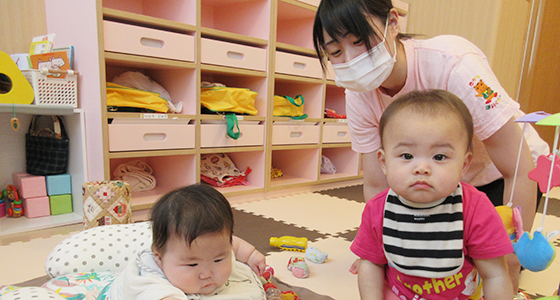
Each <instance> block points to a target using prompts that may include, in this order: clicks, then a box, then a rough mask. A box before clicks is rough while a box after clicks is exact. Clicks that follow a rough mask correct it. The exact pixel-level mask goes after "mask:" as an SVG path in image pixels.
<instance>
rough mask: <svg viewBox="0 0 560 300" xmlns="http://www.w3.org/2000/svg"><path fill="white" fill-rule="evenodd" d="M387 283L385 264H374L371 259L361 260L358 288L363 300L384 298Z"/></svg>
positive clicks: (381, 299)
mask: <svg viewBox="0 0 560 300" xmlns="http://www.w3.org/2000/svg"><path fill="white" fill-rule="evenodd" d="M384 285H385V265H378V264H374V263H372V262H371V261H369V260H365V259H362V260H360V270H359V271H358V288H359V289H360V299H361V300H373V299H379V300H383V287H384Z"/></svg>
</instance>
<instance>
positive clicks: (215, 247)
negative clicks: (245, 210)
mask: <svg viewBox="0 0 560 300" xmlns="http://www.w3.org/2000/svg"><path fill="white" fill-rule="evenodd" d="M231 251H232V248H231V239H230V235H229V234H226V233H225V232H223V233H208V234H204V235H202V236H199V237H197V238H196V239H195V240H194V241H193V242H192V244H191V245H190V247H189V246H188V245H187V243H186V242H185V240H184V239H183V238H182V237H177V236H172V237H171V238H170V239H169V240H168V241H167V243H166V251H165V252H164V253H158V252H157V251H154V256H155V259H156V263H157V264H158V266H159V267H160V268H161V270H162V271H163V273H164V274H165V276H166V277H167V279H168V280H169V281H170V282H171V284H173V286H175V287H177V288H179V289H180V290H182V291H183V292H184V293H186V294H203V295H208V294H210V293H212V292H214V291H215V290H216V289H217V288H219V287H220V286H222V285H224V284H225V283H226V281H227V280H228V278H229V276H230V274H231V270H232V257H231V255H232V252H231Z"/></svg>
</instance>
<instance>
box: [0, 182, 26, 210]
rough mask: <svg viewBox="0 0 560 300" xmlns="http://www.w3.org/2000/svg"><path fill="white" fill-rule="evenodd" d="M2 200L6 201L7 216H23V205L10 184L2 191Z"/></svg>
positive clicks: (14, 188)
mask: <svg viewBox="0 0 560 300" xmlns="http://www.w3.org/2000/svg"><path fill="white" fill-rule="evenodd" d="M2 199H4V200H8V203H7V206H8V210H7V213H8V216H10V217H14V218H19V217H21V216H22V215H23V205H22V203H21V199H20V198H19V194H18V191H17V189H16V187H15V186H13V185H11V184H10V185H8V187H7V188H6V189H5V190H3V191H2Z"/></svg>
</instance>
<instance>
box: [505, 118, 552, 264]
mask: <svg viewBox="0 0 560 300" xmlns="http://www.w3.org/2000/svg"><path fill="white" fill-rule="evenodd" d="M515 122H524V123H525V124H524V126H523V133H524V132H525V128H526V125H527V123H536V124H537V125H545V126H556V134H555V138H554V146H553V149H552V153H551V154H550V155H541V156H540V157H539V158H538V160H537V167H536V168H535V169H534V170H532V171H531V172H529V174H528V176H529V178H530V179H531V180H534V181H537V182H538V183H539V188H540V190H541V192H543V193H546V198H545V202H544V208H543V217H542V223H541V226H540V227H538V228H537V229H536V231H535V232H534V234H533V237H532V238H531V236H530V235H529V233H528V232H523V225H522V223H521V221H520V220H521V217H520V214H519V210H518V208H515V209H513V211H512V220H513V224H514V227H515V233H516V234H515V237H516V240H517V241H516V242H514V244H513V250H514V251H515V254H516V255H517V258H518V259H519V262H520V263H521V266H522V267H524V268H525V269H528V270H530V271H533V272H539V271H543V270H545V269H546V268H548V266H550V264H551V263H552V261H554V258H555V256H556V249H555V248H554V246H553V245H552V244H551V242H550V241H551V240H552V238H553V237H554V236H556V235H557V234H558V231H557V230H554V231H552V232H551V233H549V234H546V236H545V235H544V234H543V228H544V221H545V217H546V211H547V207H548V198H549V194H550V193H549V192H550V189H551V188H552V187H554V186H560V177H558V176H559V175H560V172H559V171H560V164H559V163H560V158H558V160H557V157H558V155H557V153H558V136H559V129H560V114H555V115H552V116H551V115H550V114H548V113H545V112H535V113H531V114H527V115H525V116H523V117H521V118H519V119H517V120H515ZM522 144H523V135H522V137H521V143H520V145H519V155H518V158H517V166H516V169H515V175H514V178H516V177H517V170H518V168H519V159H520V155H521V145H522ZM555 162H556V163H555ZM514 190H515V182H514V184H513V187H512V192H511V195H512V196H511V199H510V201H509V203H508V204H507V206H509V207H510V208H511V204H512V199H513V194H514ZM497 209H498V211H500V209H499V208H497ZM501 216H502V218H504V214H501ZM507 223H508V222H507V218H504V225H506V229H507V227H508V225H507ZM508 233H509V232H508ZM510 237H511V236H510Z"/></svg>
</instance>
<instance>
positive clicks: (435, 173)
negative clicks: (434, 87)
mask: <svg viewBox="0 0 560 300" xmlns="http://www.w3.org/2000/svg"><path fill="white" fill-rule="evenodd" d="M467 140H468V138H467V134H466V132H465V129H464V125H462V123H461V122H460V121H459V120H458V119H457V118H453V117H444V116H440V117H424V116H418V115H417V114H408V113H405V114H403V113H398V114H396V115H395V116H394V117H393V119H392V120H390V121H389V123H388V124H387V126H386V128H385V131H384V133H383V150H380V151H379V153H378V158H379V163H380V165H381V167H382V169H383V171H384V173H385V175H386V176H387V182H388V183H389V186H390V187H391V188H392V189H393V190H394V191H395V193H397V194H398V195H400V196H402V197H403V198H405V199H406V200H409V201H412V202H416V203H429V202H432V201H436V200H438V199H442V198H444V197H447V196H449V195H450V194H451V193H452V192H453V191H454V190H455V189H456V188H457V184H458V183H459V181H460V179H461V178H462V177H463V175H464V172H465V171H466V170H467V168H468V166H469V164H470V158H471V156H472V155H471V154H470V152H469V151H468V141H467Z"/></svg>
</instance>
